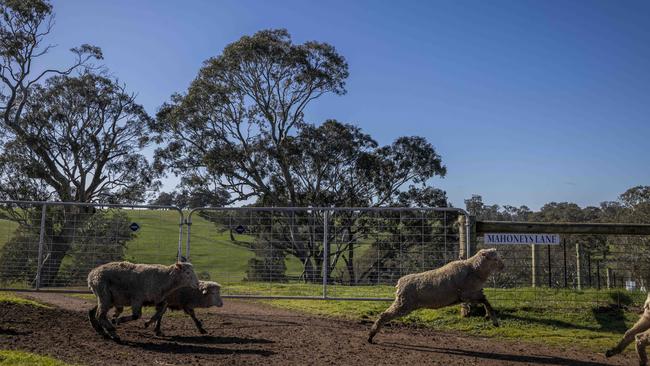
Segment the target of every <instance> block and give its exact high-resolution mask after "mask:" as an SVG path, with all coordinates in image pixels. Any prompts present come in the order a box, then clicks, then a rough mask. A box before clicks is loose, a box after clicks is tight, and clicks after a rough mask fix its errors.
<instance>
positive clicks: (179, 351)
mask: <svg viewBox="0 0 650 366" xmlns="http://www.w3.org/2000/svg"><path fill="white" fill-rule="evenodd" d="M30 296H31V297H33V298H35V299H37V300H39V301H43V302H47V303H50V304H53V305H55V307H52V308H50V309H45V308H43V309H40V308H38V309H36V308H32V307H27V306H19V305H6V306H3V307H4V309H2V311H0V349H20V350H28V351H32V352H35V353H39V354H47V355H51V356H53V357H56V358H58V359H61V360H64V361H68V362H72V363H80V364H87V365H120V366H126V365H143V364H149V365H188V364H190V365H191V364H194V365H296V364H300V365H373V366H374V365H420V364H427V365H525V364H536V365H578V366H580V365H629V364H636V360H635V359H634V358H633V357H632V356H633V355H630V354H628V355H624V356H618V357H617V358H614V359H610V360H608V359H605V358H604V356H602V355H600V354H594V353H589V352H586V351H582V350H576V349H573V348H571V346H570V345H568V346H567V348H566V349H563V350H560V349H555V348H550V347H546V346H540V345H535V346H530V345H527V344H523V343H518V342H513V341H501V340H495V339H484V338H478V337H471V336H466V335H464V334H450V333H440V332H436V331H433V330H431V329H422V328H412V327H406V326H392V327H387V328H385V330H384V331H383V332H382V333H380V334H379V335H378V336H377V338H376V341H377V344H374V345H370V344H367V343H366V336H367V331H368V328H369V324H362V323H356V322H349V321H344V320H338V319H331V318H323V317H316V316H311V315H305V314H300V313H295V312H289V311H285V310H282V309H277V308H274V307H271V306H268V305H264V304H259V303H252V302H244V301H232V300H231V301H227V302H226V304H225V306H224V307H223V308H221V309H210V310H209V311H201V312H198V316H199V318H201V319H203V321H204V325H205V327H206V329H207V330H208V331H209V332H210V334H209V335H207V336H202V335H201V334H199V333H198V331H196V329H195V328H194V324H193V323H192V321H191V320H190V319H189V317H185V316H184V315H181V314H177V315H176V316H173V317H166V318H165V319H164V323H163V330H164V331H165V334H166V335H165V336H164V337H155V336H154V335H153V332H152V331H151V330H150V329H144V328H143V321H137V322H133V323H129V324H124V325H122V326H120V328H118V334H119V335H120V336H121V337H122V340H123V344H116V343H114V342H111V341H106V340H104V339H103V338H101V337H99V336H98V335H96V333H95V332H94V331H93V330H92V328H91V327H90V324H89V323H88V320H87V318H86V311H87V310H88V309H89V308H90V307H91V306H92V304H91V303H90V302H89V301H86V300H82V299H77V298H70V297H67V296H62V295H58V294H36V295H30Z"/></svg>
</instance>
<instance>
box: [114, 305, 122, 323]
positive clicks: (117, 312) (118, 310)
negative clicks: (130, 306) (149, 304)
mask: <svg viewBox="0 0 650 366" xmlns="http://www.w3.org/2000/svg"><path fill="white" fill-rule="evenodd" d="M123 311H124V307H123V306H116V307H115V312H114V313H113V318H112V319H111V322H112V323H113V324H115V321H116V320H117V318H119V317H120V314H122V312H123Z"/></svg>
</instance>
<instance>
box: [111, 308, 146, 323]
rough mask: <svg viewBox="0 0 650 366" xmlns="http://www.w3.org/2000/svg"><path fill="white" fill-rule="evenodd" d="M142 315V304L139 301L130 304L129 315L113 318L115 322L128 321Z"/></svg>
mask: <svg viewBox="0 0 650 366" xmlns="http://www.w3.org/2000/svg"><path fill="white" fill-rule="evenodd" d="M141 316H142V304H141V303H132V304H131V315H127V316H121V317H119V318H117V319H115V324H116V325H118V324H122V323H128V322H130V321H133V320H138V319H140V317H141Z"/></svg>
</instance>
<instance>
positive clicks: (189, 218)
mask: <svg viewBox="0 0 650 366" xmlns="http://www.w3.org/2000/svg"><path fill="white" fill-rule="evenodd" d="M185 224H187V240H186V241H185V258H186V259H187V261H188V262H189V261H190V233H191V232H192V211H190V213H189V214H188V215H187V219H186V220H185ZM181 234H182V232H181ZM181 248H182V244H181V243H180V241H179V243H178V251H179V254H180V252H181V251H182V249H181Z"/></svg>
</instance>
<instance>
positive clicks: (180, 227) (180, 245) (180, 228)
mask: <svg viewBox="0 0 650 366" xmlns="http://www.w3.org/2000/svg"><path fill="white" fill-rule="evenodd" d="M179 214H180V219H179V220H180V222H179V223H178V253H176V261H178V262H180V260H181V257H182V256H183V225H185V217H184V215H183V212H182V211H179ZM187 231H188V232H189V231H190V229H189V225H188V226H187ZM188 234H189V233H188ZM188 238H189V235H188ZM188 240H189V239H188ZM187 260H188V261H189V260H190V258H189V256H188V257H187Z"/></svg>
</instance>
